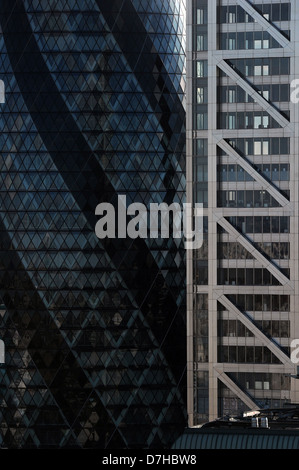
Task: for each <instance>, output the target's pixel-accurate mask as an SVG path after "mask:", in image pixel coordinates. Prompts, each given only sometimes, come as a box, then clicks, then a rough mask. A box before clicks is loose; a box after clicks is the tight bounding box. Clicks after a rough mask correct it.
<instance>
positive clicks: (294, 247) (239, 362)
mask: <svg viewBox="0 0 299 470" xmlns="http://www.w3.org/2000/svg"><path fill="white" fill-rule="evenodd" d="M298 26H299V4H298V2H297V1H295V0H289V1H279V0H275V1H269V0H268V1H266V0H265V1H264V0H254V1H251V2H249V1H247V0H238V1H237V0H222V1H218V0H209V1H207V0H192V1H190V2H188V4H187V123H186V125H187V147H186V150H187V156H186V158H187V201H188V202H189V203H191V204H194V203H203V204H204V219H205V223H204V226H205V241H204V244H203V247H202V248H201V249H200V250H197V251H196V250H193V251H190V252H188V253H187V337H188V338H187V344H188V357H187V361H188V384H187V387H188V416H189V426H190V427H193V426H197V425H200V424H201V423H202V422H205V421H207V420H212V419H215V418H217V417H219V416H221V415H224V414H234V413H236V412H240V411H245V410H248V409H252V408H256V407H260V408H263V407H267V406H272V407H279V406H283V405H284V404H285V403H290V402H292V403H298V401H299V381H298V380H296V379H295V378H294V377H292V375H294V373H295V372H296V367H297V365H296V364H294V363H292V361H291V359H290V357H291V342H292V340H294V339H297V338H299V312H298V304H299V303H298V294H299V282H298V271H299V260H298V251H299V250H298V242H299V218H298V209H299V208H298V195H299V194H298V190H299V185H298V178H299V167H298V137H299V135H298V133H299V104H298V103H296V102H295V101H294V100H293V102H292V100H291V92H292V84H293V83H294V80H297V79H298V78H299V60H298V59H299V28H298Z"/></svg>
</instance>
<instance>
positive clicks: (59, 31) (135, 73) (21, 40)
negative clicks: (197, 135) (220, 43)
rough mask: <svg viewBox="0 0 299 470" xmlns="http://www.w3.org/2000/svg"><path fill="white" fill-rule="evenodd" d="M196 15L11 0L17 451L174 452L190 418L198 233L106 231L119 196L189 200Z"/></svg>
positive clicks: (8, 161) (7, 285)
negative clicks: (188, 371)
mask: <svg viewBox="0 0 299 470" xmlns="http://www.w3.org/2000/svg"><path fill="white" fill-rule="evenodd" d="M184 14H185V12H184V2H182V1H179V0H178V1H164V2H160V1H157V2H147V1H137V0H131V1H129V0H125V1H121V2H120V1H117V0H110V1H109V2H102V1H96V0H87V1H79V0H77V1H75V0H55V1H54V0H53V1H37V0H24V1H21V0H13V1H11V0H10V1H8V0H1V3H0V27H1V30H0V52H1V54H0V75H1V79H3V81H4V83H5V86H6V102H5V104H3V105H1V114H0V123H1V134H0V148H1V154H0V179H1V185H0V199H1V204H0V250H1V253H0V255H1V256H0V295H1V297H0V337H1V338H2V339H3V341H4V343H5V347H6V362H5V365H4V366H2V367H1V368H0V374H1V382H0V416H1V417H0V434H1V437H0V442H1V443H2V446H3V447H7V448H18V447H19V448H30V447H33V448H38V447H41V448H43V447H54V448H56V447H66V448H69V447H74V448H76V447H78V448H88V447H97V448H134V447H136V448H137V447H142V448H154V447H157V448H159V447H169V446H170V445H171V444H172V443H173V442H174V441H175V439H176V438H177V437H178V436H179V435H180V434H181V433H182V431H183V429H184V427H185V424H186V416H185V365H186V352H185V349H186V348H185V341H186V340H185V336H186V335H185V254H184V245H183V242H182V243H181V242H178V240H175V241H174V240H173V239H169V240H167V239H164V240H161V239H160V240H150V239H144V240H141V239H137V240H129V239H105V240H99V239H98V238H97V237H96V235H95V232H94V228H95V224H96V222H97V220H96V216H95V208H96V206H97V205H98V204H99V203H101V202H108V203H112V204H114V205H115V206H116V204H117V197H118V195H120V194H123V195H126V197H127V203H128V204H130V203H132V202H141V203H143V204H145V205H146V206H148V205H149V204H150V203H151V202H157V203H160V202H166V203H168V204H171V203H172V202H177V203H180V204H183V202H184V191H185V173H184V171H185V168H184V167H185V109H184V84H185V78H184V67H185V56H184V54H185V50H184V34H185V32H184V27H185V26H184ZM175 242H177V243H175Z"/></svg>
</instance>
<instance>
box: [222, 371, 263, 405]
mask: <svg viewBox="0 0 299 470" xmlns="http://www.w3.org/2000/svg"><path fill="white" fill-rule="evenodd" d="M214 370H215V372H216V374H217V377H218V379H219V380H221V382H222V383H224V385H226V386H227V387H228V388H229V389H230V390H231V391H232V392H233V393H234V394H235V395H236V396H237V397H239V398H240V399H241V400H242V401H243V403H245V404H246V405H247V406H248V407H249V408H250V409H254V408H256V407H257V404H256V403H255V402H254V401H253V400H252V399H251V398H250V397H249V396H248V395H247V394H246V393H245V392H244V391H243V390H241V389H240V387H238V385H237V384H236V383H235V382H234V381H233V380H232V379H231V378H230V377H229V376H228V375H227V374H226V373H225V372H224V371H223V370H221V369H220V368H218V367H214Z"/></svg>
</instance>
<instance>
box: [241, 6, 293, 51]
mask: <svg viewBox="0 0 299 470" xmlns="http://www.w3.org/2000/svg"><path fill="white" fill-rule="evenodd" d="M238 4H239V5H240V7H242V8H243V9H244V10H245V11H246V12H247V13H248V14H249V15H250V16H252V17H253V18H254V19H255V20H256V21H257V22H258V23H259V24H260V25H261V26H262V28H264V29H265V30H267V32H268V33H269V34H271V36H272V37H273V38H274V39H275V40H276V41H277V42H278V43H279V44H280V45H281V46H282V47H290V41H289V39H288V38H286V37H285V36H284V35H283V34H282V33H281V32H280V31H279V30H278V29H277V28H276V27H275V26H274V25H273V24H271V23H270V22H269V21H268V20H267V19H266V18H265V17H264V16H263V15H261V14H260V13H259V12H258V11H257V10H256V9H255V8H254V7H253V6H252V5H251V3H250V2H249V1H248V0H238Z"/></svg>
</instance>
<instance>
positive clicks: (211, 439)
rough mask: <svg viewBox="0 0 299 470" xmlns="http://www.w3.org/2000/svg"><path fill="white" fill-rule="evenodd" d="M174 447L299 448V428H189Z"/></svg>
mask: <svg viewBox="0 0 299 470" xmlns="http://www.w3.org/2000/svg"><path fill="white" fill-rule="evenodd" d="M172 449H299V430H298V429H297V430H285V429H281V430H275V431H274V430H271V429H264V430H262V429H247V430H245V429H242V430H241V429H231V430H230V429H187V430H186V431H185V432H184V434H183V435H182V436H181V437H180V438H179V439H177V440H176V442H175V443H174V444H173V446H172Z"/></svg>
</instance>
